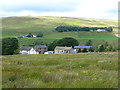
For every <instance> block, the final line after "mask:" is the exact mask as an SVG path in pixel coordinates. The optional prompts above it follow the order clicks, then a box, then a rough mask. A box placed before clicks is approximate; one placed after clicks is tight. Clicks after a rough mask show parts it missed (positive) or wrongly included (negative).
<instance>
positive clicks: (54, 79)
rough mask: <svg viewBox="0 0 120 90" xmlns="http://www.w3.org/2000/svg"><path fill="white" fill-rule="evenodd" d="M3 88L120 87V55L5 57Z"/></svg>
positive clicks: (113, 53)
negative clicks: (119, 76) (119, 82)
mask: <svg viewBox="0 0 120 90" xmlns="http://www.w3.org/2000/svg"><path fill="white" fill-rule="evenodd" d="M2 87H3V88H118V53H117V52H109V53H108V52H107V53H106V52H104V53H79V54H59V55H57V54H54V55H12V56H11V55H9V56H2Z"/></svg>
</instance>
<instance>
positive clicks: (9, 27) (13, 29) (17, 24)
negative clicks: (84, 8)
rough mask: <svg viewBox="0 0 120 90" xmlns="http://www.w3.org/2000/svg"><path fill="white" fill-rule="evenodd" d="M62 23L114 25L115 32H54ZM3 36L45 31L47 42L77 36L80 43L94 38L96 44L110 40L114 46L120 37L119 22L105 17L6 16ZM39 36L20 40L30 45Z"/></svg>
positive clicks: (44, 38)
mask: <svg viewBox="0 0 120 90" xmlns="http://www.w3.org/2000/svg"><path fill="white" fill-rule="evenodd" d="M60 25H72V26H88V27H94V26H96V27H110V26H112V27H113V32H111V33H110V32H101V33H98V32H82V31H80V32H63V33H59V32H54V30H55V28H56V27H57V26H60ZM2 28H3V32H2V37H3V38H4V37H17V36H22V35H23V34H28V33H32V34H35V35H37V34H38V33H39V32H42V33H43V35H44V36H43V37H42V38H40V40H41V41H44V42H46V43H47V44H49V43H51V42H52V41H54V40H56V39H61V38H63V37H73V38H76V39H77V40H78V41H79V43H80V45H84V43H85V41H88V40H89V39H91V40H93V42H95V43H94V45H95V44H96V45H99V43H98V41H99V42H103V41H108V43H110V44H112V45H113V47H115V48H116V47H117V45H118V44H117V41H118V38H117V37H116V36H115V35H114V34H115V33H118V32H117V22H116V21H113V20H105V19H86V18H77V17H53V16H40V17H28V16H26V17H6V18H3V19H2ZM37 39H38V38H23V39H20V40H19V44H20V45H30V44H33V43H35V41H36V40H37Z"/></svg>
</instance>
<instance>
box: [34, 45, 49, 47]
mask: <svg viewBox="0 0 120 90" xmlns="http://www.w3.org/2000/svg"><path fill="white" fill-rule="evenodd" d="M36 47H37V48H47V46H46V45H37V46H36Z"/></svg>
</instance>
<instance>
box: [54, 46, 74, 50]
mask: <svg viewBox="0 0 120 90" xmlns="http://www.w3.org/2000/svg"><path fill="white" fill-rule="evenodd" d="M55 49H62V50H71V49H72V47H61V46H56V48H55Z"/></svg>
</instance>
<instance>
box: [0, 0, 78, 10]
mask: <svg viewBox="0 0 120 90" xmlns="http://www.w3.org/2000/svg"><path fill="white" fill-rule="evenodd" d="M6 2H7V3H6ZM78 2H79V1H78V0H76V1H73V0H4V1H3V2H1V3H0V8H1V10H2V11H8V12H11V11H12V12H17V11H21V10H33V11H39V12H49V11H60V12H64V11H66V12H67V11H72V10H75V7H76V6H77V5H79V3H78Z"/></svg>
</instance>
